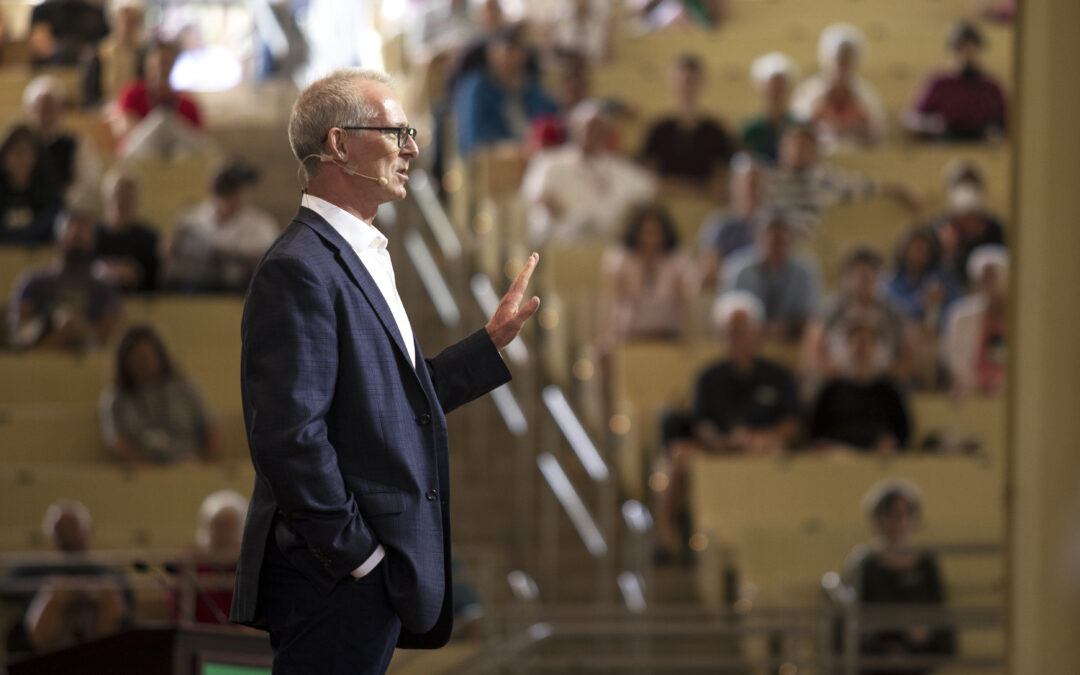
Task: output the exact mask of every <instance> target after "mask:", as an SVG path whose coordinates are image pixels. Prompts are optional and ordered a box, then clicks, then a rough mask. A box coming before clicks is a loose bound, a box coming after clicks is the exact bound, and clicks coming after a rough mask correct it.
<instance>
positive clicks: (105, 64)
mask: <svg viewBox="0 0 1080 675" xmlns="http://www.w3.org/2000/svg"><path fill="white" fill-rule="evenodd" d="M145 9H146V8H145V6H144V2H143V0H118V1H117V2H114V3H112V22H111V28H112V31H111V32H110V33H109V35H108V36H107V37H106V38H105V39H104V40H102V41H101V42H100V43H99V44H98V46H97V51H96V53H95V54H94V55H93V57H92V58H91V59H90V60H89V62H88V63H87V64H86V66H85V68H84V70H83V73H82V103H83V105H84V106H87V107H89V106H98V105H100V104H101V103H102V102H105V101H111V100H113V98H114V97H115V96H116V94H117V93H118V92H119V91H120V88H121V87H122V86H124V85H126V84H127V83H128V82H131V81H132V80H134V79H135V78H137V77H138V76H139V67H140V64H141V62H142V53H143V49H144V48H145V46H146V37H145V35H144V32H145V31H144V30H143V19H144V16H145Z"/></svg>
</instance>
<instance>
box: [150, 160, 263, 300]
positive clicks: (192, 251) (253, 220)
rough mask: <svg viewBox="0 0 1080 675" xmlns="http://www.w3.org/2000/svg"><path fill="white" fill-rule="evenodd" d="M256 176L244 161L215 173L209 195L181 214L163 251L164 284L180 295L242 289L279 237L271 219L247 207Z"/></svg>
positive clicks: (257, 174) (234, 163) (234, 162)
mask: <svg viewBox="0 0 1080 675" xmlns="http://www.w3.org/2000/svg"><path fill="white" fill-rule="evenodd" d="M258 180H259V173H258V171H256V169H255V168H254V167H252V166H251V165H250V164H248V163H247V162H245V161H243V160H232V161H229V162H226V163H225V164H224V165H223V166H222V167H221V168H220V169H219V170H218V171H217V172H216V173H215V175H214V177H213V179H212V180H211V184H210V197H209V198H208V199H206V200H205V201H203V202H202V203H201V204H199V205H197V206H194V207H192V208H191V209H188V210H187V211H185V212H184V213H182V214H180V217H179V218H178V219H177V223H176V228H175V231H174V234H173V237H172V239H171V241H170V242H169V243H168V244H167V246H166V251H167V258H168V259H167V272H166V275H167V282H168V284H169V285H170V286H171V287H173V288H177V289H179V290H184V291H244V290H245V289H247V285H248V281H250V279H251V275H252V274H253V273H254V272H255V266H256V265H258V264H259V260H260V259H262V256H263V254H264V253H266V250H267V249H268V248H270V245H271V244H273V243H274V240H275V239H277V235H278V225H277V223H276V222H274V218H273V217H272V216H271V215H270V214H268V213H267V212H266V211H264V210H263V209H261V208H259V207H257V206H254V205H252V204H250V203H248V200H249V195H250V192H251V188H252V186H254V185H255V184H256V183H257V182H258Z"/></svg>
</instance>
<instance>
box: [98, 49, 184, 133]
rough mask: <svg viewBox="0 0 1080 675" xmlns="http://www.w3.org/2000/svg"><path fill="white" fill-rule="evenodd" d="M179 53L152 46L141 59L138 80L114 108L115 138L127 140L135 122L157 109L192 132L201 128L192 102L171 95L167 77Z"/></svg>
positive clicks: (176, 94)
mask: <svg viewBox="0 0 1080 675" xmlns="http://www.w3.org/2000/svg"><path fill="white" fill-rule="evenodd" d="M178 55H179V49H178V48H177V47H176V45H175V44H173V43H171V42H154V43H152V44H151V45H150V46H149V47H148V48H147V50H146V56H145V57H144V58H143V68H142V70H143V72H142V77H140V78H139V79H136V80H134V81H132V82H130V83H129V84H128V85H127V86H126V87H124V88H123V89H121V90H120V93H119V94H118V95H117V99H116V104H117V108H118V109H119V112H120V119H119V120H117V122H118V124H117V125H115V126H114V129H113V131H114V133H115V134H116V136H117V138H123V137H125V136H127V134H128V132H130V131H131V130H132V129H133V128H134V127H135V126H136V125H138V123H139V122H141V121H142V120H143V119H144V118H146V116H147V115H149V114H150V113H151V112H152V111H154V110H155V109H157V108H166V109H171V110H172V111H174V112H175V113H176V114H177V115H178V116H179V117H180V118H182V119H184V120H185V121H187V122H188V123H189V124H191V126H193V127H195V128H196V129H201V128H202V118H201V115H200V113H199V107H198V105H197V104H196V103H195V101H194V100H193V99H192V98H190V97H189V96H187V95H186V94H184V93H183V92H178V91H173V89H172V87H171V86H170V85H169V74H170V73H171V72H172V68H173V64H174V63H176V57H177V56H178Z"/></svg>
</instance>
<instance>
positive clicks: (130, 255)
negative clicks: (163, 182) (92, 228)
mask: <svg viewBox="0 0 1080 675" xmlns="http://www.w3.org/2000/svg"><path fill="white" fill-rule="evenodd" d="M102 201H103V202H104V204H105V218H104V219H103V220H102V222H101V225H100V226H99V227H98V231H97V245H96V246H95V247H94V267H93V270H94V276H96V277H97V278H98V279H101V280H103V281H107V282H108V283H110V284H112V285H113V286H115V287H117V288H120V289H123V290H126V291H153V290H156V289H157V287H158V270H159V268H160V256H159V250H158V249H159V241H158V234H157V231H155V230H154V228H152V227H151V226H149V225H147V224H146V223H144V222H143V221H141V220H140V219H139V181H138V178H137V177H136V176H135V174H134V172H131V171H126V170H124V169H121V168H119V167H114V168H113V169H112V170H110V171H109V173H107V174H105V178H104V180H103V181H102Z"/></svg>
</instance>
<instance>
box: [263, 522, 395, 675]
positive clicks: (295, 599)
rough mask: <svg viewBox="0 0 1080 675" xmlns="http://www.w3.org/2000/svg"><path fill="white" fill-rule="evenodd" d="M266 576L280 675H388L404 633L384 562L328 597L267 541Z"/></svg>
mask: <svg viewBox="0 0 1080 675" xmlns="http://www.w3.org/2000/svg"><path fill="white" fill-rule="evenodd" d="M266 549H267V550H266V558H265V561H264V563H263V569H262V573H261V575H260V577H261V580H260V584H261V585H262V593H260V595H261V598H262V603H263V606H264V607H265V609H266V613H267V618H268V619H269V623H270V645H271V646H272V647H273V648H274V675H310V674H313V673H318V674H319V675H360V674H363V675H368V674H371V675H382V674H383V673H385V672H386V669H387V667H389V665H390V658H391V657H392V656H393V655H394V645H395V644H397V639H398V634H399V633H400V632H401V620H400V619H398V617H397V614H395V613H394V608H393V607H392V606H391V604H390V597H389V595H387V592H386V584H385V582H384V581H383V573H382V563H380V564H379V566H378V567H376V568H375V569H374V570H373V571H372V572H371V573H370V574H368V575H367V576H366V577H364V578H363V579H353V578H352V577H348V578H346V579H345V580H343V581H342V582H340V583H339V584H338V585H337V586H335V587H334V590H333V591H331V592H330V595H323V594H322V593H320V592H319V591H318V590H317V589H316V588H315V586H314V585H313V584H312V583H311V582H310V581H308V579H307V577H305V576H304V575H302V574H301V573H300V572H298V571H297V570H296V568H295V567H293V566H292V565H291V564H290V563H289V561H288V560H287V559H286V558H285V556H284V555H282V553H281V551H279V550H278V547H277V545H276V544H275V543H274V540H273V538H271V539H270V541H268V542H267V545H266Z"/></svg>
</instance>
